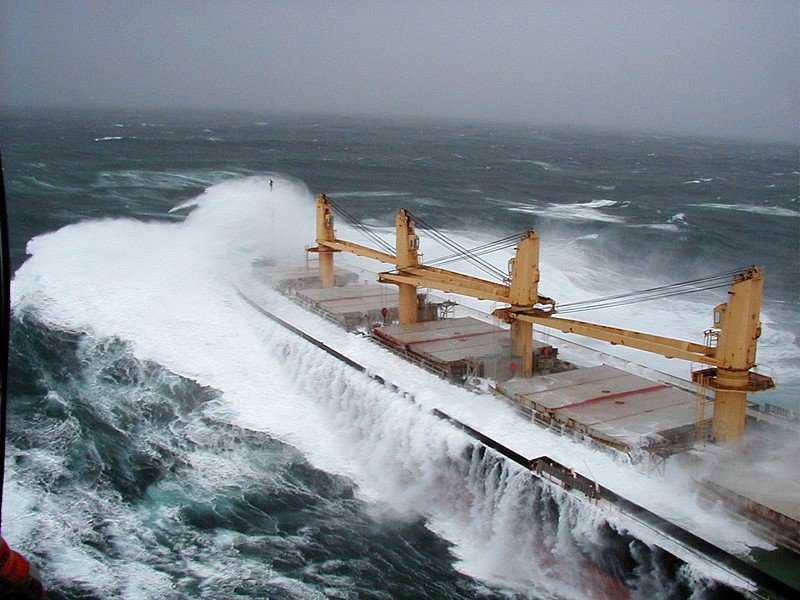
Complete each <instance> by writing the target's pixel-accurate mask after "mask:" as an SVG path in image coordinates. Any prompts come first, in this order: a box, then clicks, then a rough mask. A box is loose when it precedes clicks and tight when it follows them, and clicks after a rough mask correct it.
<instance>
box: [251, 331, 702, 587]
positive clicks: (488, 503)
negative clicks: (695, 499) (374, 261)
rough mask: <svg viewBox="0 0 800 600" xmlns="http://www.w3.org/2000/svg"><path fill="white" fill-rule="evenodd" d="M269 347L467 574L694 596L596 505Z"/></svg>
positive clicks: (674, 569) (281, 346) (402, 508)
mask: <svg viewBox="0 0 800 600" xmlns="http://www.w3.org/2000/svg"><path fill="white" fill-rule="evenodd" d="M265 344H268V345H270V344H272V345H273V346H272V347H273V349H274V353H276V354H279V355H281V356H282V357H283V359H284V360H285V361H286V367H287V369H289V370H290V372H291V373H292V375H293V377H294V378H295V380H296V381H297V382H298V384H299V385H300V386H301V388H302V390H303V391H304V392H305V393H306V394H308V395H310V396H312V397H314V398H315V399H317V400H318V401H319V402H320V403H321V404H322V405H323V406H324V407H325V408H326V410H328V411H329V416H330V419H331V420H332V422H333V423H334V424H335V426H336V429H337V430H338V432H339V435H340V436H341V439H340V440H339V444H340V445H339V444H337V448H335V449H334V451H342V452H345V453H346V454H347V456H344V457H342V461H343V462H345V463H347V464H348V465H349V467H350V468H351V469H353V471H352V473H353V475H354V476H355V477H356V479H357V481H359V484H360V488H361V491H362V493H363V494H365V495H366V496H368V497H369V498H370V500H371V501H373V502H377V503H378V506H383V507H384V510H389V511H390V512H389V514H391V515H392V516H398V515H407V518H412V517H414V516H417V515H421V516H424V517H425V518H426V519H427V521H428V523H429V527H431V529H433V530H434V531H436V532H437V533H438V534H440V535H442V536H444V537H445V538H446V539H450V540H452V541H453V542H454V543H455V544H456V546H455V547H454V549H453V551H454V553H455V554H456V556H457V557H458V558H459V561H460V562H459V568H461V569H462V570H464V572H466V573H468V574H470V575H473V576H476V577H478V578H480V579H482V580H484V581H487V582H488V583H491V584H493V585H498V586H501V587H504V588H509V589H515V590H517V591H518V592H525V593H533V594H534V595H539V594H543V595H544V596H550V595H553V596H556V597H575V598H585V597H612V595H609V596H606V595H605V593H606V592H604V591H603V589H602V587H600V586H603V585H607V580H605V579H603V574H604V573H605V575H607V576H608V578H609V580H611V581H613V580H617V581H623V582H625V585H627V586H629V587H630V588H631V589H632V590H633V591H635V592H638V591H641V592H643V593H644V594H645V595H646V593H650V592H653V591H654V590H658V593H659V595H661V596H665V595H671V594H673V593H675V592H676V591H678V590H681V591H682V592H683V593H688V592H687V590H686V589H685V584H686V580H685V579H684V578H683V576H682V575H681V574H682V573H683V571H681V570H680V568H681V564H680V563H679V562H678V561H675V560H674V559H671V558H670V557H669V556H668V555H666V554H665V553H663V552H662V551H660V550H658V549H657V548H653V547H648V546H646V545H645V544H642V543H641V542H638V541H637V540H634V539H633V538H631V537H630V536H627V535H625V534H624V533H619V532H617V531H616V530H615V529H614V528H612V527H610V526H609V525H608V523H607V522H606V519H605V516H604V513H603V511H601V510H600V509H598V508H597V507H595V506H593V505H591V504H590V503H588V502H587V501H586V500H584V499H580V498H576V497H574V496H572V495H570V494H567V493H565V492H564V491H562V490H560V489H557V488H554V487H553V486H551V485H549V484H546V483H543V482H540V481H537V480H535V479H533V478H532V476H531V475H530V473H529V472H527V471H526V470H524V469H522V468H520V467H518V466H516V465H513V464H510V463H508V462H507V461H505V460H504V459H502V458H501V457H498V456H497V455H495V454H494V453H493V452H491V451H488V450H486V449H485V448H483V447H481V446H478V445H476V444H475V443H474V442H473V441H472V440H471V439H469V438H467V437H466V436H465V435H463V434H461V433H460V432H457V431H455V430H453V429H452V428H451V427H450V426H448V425H446V424H444V423H442V422H441V421H439V420H438V419H436V418H435V417H433V416H432V415H431V414H429V413H427V412H426V411H424V410H422V409H421V408H420V407H418V406H417V405H415V404H414V403H413V400H412V399H410V398H409V397H407V396H406V395H404V394H402V393H398V392H396V391H392V390H389V389H387V388H385V387H384V386H382V385H380V384H379V383H377V382H376V381H374V380H372V379H370V378H368V377H367V376H365V375H363V374H361V373H358V372H356V371H354V370H352V369H350V368H349V367H347V366H345V365H343V364H341V363H338V362H337V361H335V359H332V358H331V357H329V356H327V355H325V354H324V353H322V352H321V351H319V350H318V349H316V348H313V347H311V346H309V345H308V344H307V343H306V342H304V341H302V340H300V339H299V338H293V339H290V338H287V337H286V334H285V333H284V332H282V331H281V330H280V329H277V328H275V329H274V330H273V329H272V328H271V327H270V328H268V330H267V335H266V337H265ZM620 540H624V541H623V542H622V543H620ZM612 547H613V548H614V550H615V554H614V559H613V560H609V557H608V551H609V549H610V548H612ZM620 549H622V550H623V554H622V556H620V554H619V551H620ZM625 554H627V557H625ZM676 577H677V579H676ZM577 582H580V583H577Z"/></svg>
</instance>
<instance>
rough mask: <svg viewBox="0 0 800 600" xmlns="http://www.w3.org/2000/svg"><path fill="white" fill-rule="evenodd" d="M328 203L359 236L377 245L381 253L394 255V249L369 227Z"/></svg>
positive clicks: (335, 205) (339, 207) (340, 208)
mask: <svg viewBox="0 0 800 600" xmlns="http://www.w3.org/2000/svg"><path fill="white" fill-rule="evenodd" d="M328 203H329V204H330V205H331V208H333V210H334V211H335V212H336V213H338V214H340V215H341V216H343V217H344V218H345V219H346V220H347V221H348V222H349V223H350V224H351V225H352V226H353V227H355V229H356V230H358V231H360V232H361V234H362V235H363V236H364V237H366V238H367V239H368V240H369V241H371V242H372V243H374V244H377V245H378V246H379V247H380V248H381V249H382V250H383V251H385V252H387V253H388V254H395V249H394V248H393V247H392V246H391V245H390V244H389V243H388V242H387V241H386V240H384V239H383V238H381V237H380V236H379V235H378V234H377V233H375V232H374V231H372V230H371V229H370V228H369V227H367V226H366V225H364V224H363V223H361V222H359V220H358V219H356V218H355V217H354V216H353V215H351V214H350V213H348V212H347V211H346V210H345V209H343V208H342V207H341V206H338V205H337V204H334V203H333V202H331V201H330V199H328Z"/></svg>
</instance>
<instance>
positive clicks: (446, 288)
mask: <svg viewBox="0 0 800 600" xmlns="http://www.w3.org/2000/svg"><path fill="white" fill-rule="evenodd" d="M378 281H380V282H382V283H407V284H411V285H414V286H416V287H427V288H433V289H435V290H440V291H442V292H448V293H454V294H463V295H465V296H471V297H473V298H477V299H478V300H494V301H496V302H508V286H506V285H503V284H500V283H497V284H495V283H492V282H491V281H485V280H483V279H478V278H477V277H470V276H469V275H462V274H461V273H455V272H453V271H447V270H445V269H437V268H435V267H427V266H424V265H419V266H416V267H409V268H406V269H402V270H401V271H399V272H397V273H381V274H380V275H379V276H378Z"/></svg>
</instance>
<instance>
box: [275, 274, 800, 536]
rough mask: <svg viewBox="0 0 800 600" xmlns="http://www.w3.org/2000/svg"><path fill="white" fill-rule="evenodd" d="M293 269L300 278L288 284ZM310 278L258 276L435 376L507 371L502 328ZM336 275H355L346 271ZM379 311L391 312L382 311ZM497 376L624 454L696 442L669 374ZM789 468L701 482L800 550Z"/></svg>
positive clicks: (383, 289) (524, 407) (537, 415)
mask: <svg viewBox="0 0 800 600" xmlns="http://www.w3.org/2000/svg"><path fill="white" fill-rule="evenodd" d="M309 273H311V274H312V279H309ZM295 276H297V278H298V280H297V282H293V281H292V278H293V277H295ZM315 276H316V275H315V273H314V272H313V271H311V272H309V271H308V270H306V269H297V270H295V271H285V272H283V273H281V272H280V271H279V270H274V272H273V271H270V273H269V278H267V277H266V276H265V272H264V271H263V269H262V276H261V277H260V278H259V279H261V281H262V282H270V283H272V285H275V284H276V282H280V284H281V286H282V287H283V288H284V290H286V289H289V290H294V292H293V294H294V296H295V299H296V300H297V301H299V303H300V304H302V305H303V306H305V307H306V308H307V309H311V310H312V311H313V312H316V313H318V314H322V315H323V316H325V317H327V318H328V319H329V320H333V321H335V322H339V323H340V324H341V325H345V326H349V325H352V323H350V324H348V323H347V322H346V321H347V319H348V318H349V319H351V320H355V321H356V326H358V327H360V326H362V325H365V324H368V322H369V321H370V320H371V321H372V324H371V325H369V326H370V327H371V331H372V333H373V337H374V338H375V339H377V340H378V341H379V342H381V343H382V344H383V345H384V346H387V347H389V348H391V349H393V350H394V351H395V352H396V353H399V354H401V355H403V356H405V357H406V358H410V359H411V360H413V361H414V362H417V363H418V364H422V362H425V363H435V364H437V365H440V366H441V365H445V366H446V367H447V368H445V369H441V368H439V369H435V370H436V372H438V373H439V374H444V375H453V374H454V373H455V372H458V373H462V372H461V371H458V370H457V369H453V368H452V367H453V365H457V364H464V363H465V362H468V361H470V360H473V359H483V360H487V358H488V359H491V360H494V361H495V362H494V363H493V364H495V369H496V371H503V370H506V371H505V372H507V367H508V365H507V364H505V363H504V364H502V365H500V366H498V364H500V363H501V362H502V361H503V360H506V361H511V360H514V358H513V355H512V354H511V351H510V348H511V344H510V339H509V336H508V331H507V330H506V329H504V328H502V327H497V326H496V325H493V324H492V323H490V322H486V321H483V320H480V319H476V318H471V317H461V318H448V319H442V320H438V321H428V322H419V323H416V324H413V325H398V324H396V323H391V321H392V319H394V318H396V310H397V304H398V303H397V295H396V293H394V290H393V289H392V288H391V287H389V286H386V285H384V284H359V285H344V286H337V287H334V288H329V289H321V288H319V286H318V283H315V282H314V281H313V277H315ZM343 277H346V278H348V279H350V280H351V281H352V278H351V277H350V276H349V275H344V276H343ZM356 280H357V278H356ZM313 285H316V287H313ZM384 308H386V309H388V310H387V312H388V315H383V314H382V311H383V309H384ZM365 317H366V319H365ZM376 323H377V325H376ZM535 344H536V347H537V349H541V347H543V344H542V343H541V342H538V341H537V342H535ZM593 352H594V351H593ZM498 357H499V358H498ZM608 358H609V359H612V357H610V356H609V357H608ZM423 366H428V365H427V364H423ZM448 369H449V370H448ZM487 375H488V376H491V373H488V374H487ZM494 379H495V381H496V384H495V386H494V388H493V389H494V391H495V392H496V393H498V394H500V395H501V397H502V398H504V399H505V400H506V401H507V402H508V403H509V404H511V405H512V406H514V407H515V408H516V409H517V410H518V412H521V413H523V414H524V415H527V416H528V417H530V419H531V420H533V421H535V422H537V423H538V424H539V425H546V426H549V427H551V428H553V427H554V426H555V428H556V429H560V430H561V431H563V432H571V433H572V434H580V435H583V436H584V437H588V438H591V439H593V440H595V441H597V442H601V443H602V444H604V445H605V446H606V447H612V448H616V449H618V450H621V451H625V452H630V451H631V450H635V449H638V448H642V447H644V448H645V449H648V450H651V452H653V451H654V450H652V449H653V448H656V449H658V450H660V451H661V452H662V454H661V457H662V458H665V456H666V455H668V454H669V453H670V452H671V451H673V450H675V449H677V450H681V449H689V448H691V443H692V442H693V441H694V439H695V433H696V426H695V419H696V417H697V414H696V408H697V399H696V396H695V394H693V393H691V392H689V391H686V390H685V389H680V388H679V387H676V386H674V385H669V383H668V378H667V377H665V378H659V381H654V380H653V379H648V378H645V377H642V376H639V375H634V374H631V373H629V372H627V371H625V370H622V369H619V368H617V367H614V366H611V365H609V364H596V365H594V366H582V367H580V368H575V369H572V370H567V371H563V372H558V373H548V374H536V375H535V376H533V377H531V378H521V377H515V378H511V379H507V380H505V381H502V379H503V378H501V377H497V378H494ZM712 406H713V405H712ZM703 410H704V411H705V412H704V413H703V418H709V417H710V411H711V410H712V407H711V406H705V407H704V409H703ZM488 434H489V435H491V431H488ZM501 438H502V436H501V437H500V438H498V439H501ZM681 440H682V441H681ZM687 440H688V443H685V442H686V441H687ZM670 445H672V448H673V450H670V449H669V448H670ZM665 447H666V448H667V450H666V452H665V453H664V448H665ZM792 468H793V471H792V473H783V474H781V475H780V476H775V475H774V474H765V473H761V472H760V471H759V469H758V465H750V464H742V463H736V464H731V465H729V466H726V467H725V468H720V469H718V470H716V471H715V472H714V473H713V474H711V475H710V476H707V477H705V478H704V479H702V481H700V483H702V484H703V486H704V487H705V489H706V490H708V491H709V492H712V493H713V495H714V497H715V498H717V499H720V500H722V501H723V502H724V503H726V504H727V505H728V506H729V507H730V508H731V509H732V510H733V511H734V512H736V513H738V514H741V515H747V516H748V519H749V520H750V521H751V522H757V518H758V517H763V518H761V523H763V525H764V527H766V528H769V529H772V530H773V531H776V532H778V531H780V532H782V533H781V534H780V535H781V539H780V540H779V543H781V544H782V545H784V546H787V547H793V548H794V547H800V546H796V544H797V543H798V542H800V533H798V523H799V522H800V502H799V501H798V497H800V496H798V482H799V481H800V467H798V465H797V464H795V465H794V467H792ZM787 478H788V479H787ZM782 482H783V483H782ZM787 539H788V543H787ZM795 551H797V550H795Z"/></svg>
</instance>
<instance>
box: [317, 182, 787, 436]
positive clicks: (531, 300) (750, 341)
mask: <svg viewBox="0 0 800 600" xmlns="http://www.w3.org/2000/svg"><path fill="white" fill-rule="evenodd" d="M316 210H317V239H316V242H317V245H316V247H314V248H310V249H309V251H311V252H317V253H319V273H320V280H321V282H322V286H323V287H332V286H333V283H334V269H333V255H334V253H336V252H350V253H352V254H356V255H358V256H363V257H366V258H371V259H374V260H378V261H380V262H383V263H386V264H391V265H394V267H395V269H394V270H393V271H388V272H383V273H380V274H379V275H378V281H379V282H382V283H391V284H395V285H397V286H398V298H399V303H398V306H399V321H400V323H401V324H409V323H415V322H416V320H417V288H418V287H425V288H431V289H436V290H440V291H443V292H448V293H456V294H461V295H464V296H469V297H472V298H477V299H479V300H492V301H495V302H501V303H504V304H508V305H509V306H508V308H501V309H498V310H496V311H494V313H493V314H494V315H495V316H497V317H499V318H501V319H503V320H504V321H505V322H507V323H509V324H510V326H511V338H512V340H513V345H514V351H515V354H517V355H518V356H519V357H520V358H521V362H522V372H521V375H522V376H525V377H529V376H531V375H532V373H533V368H534V364H533V361H534V357H533V326H534V325H539V326H543V327H549V328H552V329H557V330H559V331H561V332H563V333H574V334H577V335H582V336H585V337H589V338H593V339H597V340H603V341H606V342H609V343H611V344H613V345H621V346H627V347H630V348H636V349H638V350H643V351H645V352H652V353H655V354H660V355H662V356H665V357H667V358H679V359H683V360H688V361H692V362H697V363H701V364H703V365H707V367H706V368H703V369H699V370H697V371H694V372H693V373H692V381H694V382H695V383H697V384H698V385H702V386H703V387H708V388H709V389H712V390H714V396H715V397H714V416H713V419H712V424H711V435H712V437H713V438H714V439H716V440H718V441H735V440H738V439H741V437H742V435H743V434H744V425H745V409H746V405H747V394H748V393H753V392H758V391H763V390H767V389H772V388H774V387H775V384H774V382H773V380H772V379H771V378H769V377H766V376H764V375H761V374H759V373H757V372H755V371H754V370H753V369H754V367H755V365H756V347H757V340H758V338H759V336H760V335H761V322H760V313H761V295H762V289H763V284H764V276H763V272H762V270H761V269H759V268H757V267H751V268H749V269H747V270H745V271H744V272H742V273H739V274H737V275H736V276H735V277H734V280H733V283H732V284H731V287H730V291H729V292H728V296H729V297H728V301H727V302H726V303H724V304H720V305H719V306H717V307H716V308H715V309H714V330H715V331H718V337H717V343H716V345H714V344H711V343H708V344H697V343H694V342H687V341H683V340H676V339H672V338H668V337H663V336H657V335H652V334H649V333H641V332H638V331H630V330H626V329H619V328H615V327H609V326H606V325H598V324H595V323H589V322H585V321H578V320H574V319H566V318H563V317H556V316H554V315H555V314H556V312H557V311H556V303H555V301H554V300H552V299H551V298H548V297H546V296H540V295H539V237H538V236H537V235H536V234H535V233H534V232H532V231H528V232H526V233H525V234H523V235H522V236H521V237H520V239H519V242H518V243H517V248H516V252H515V256H514V257H513V258H512V259H511V260H510V261H509V268H508V271H509V278H510V281H509V282H508V283H506V282H505V281H504V282H503V283H496V282H491V281H486V280H483V279H480V278H477V277H472V276H470V275H464V274H462V273H457V272H455V271H449V270H446V269H440V268H436V267H432V266H428V265H423V264H422V263H420V260H419V252H418V251H419V237H418V236H417V235H416V233H415V226H416V224H415V222H414V220H413V218H412V217H411V215H410V214H409V213H408V211H406V210H405V209H401V210H400V211H398V213H397V216H396V219H395V228H396V253H395V254H390V253H387V252H382V251H379V250H375V249H373V248H369V247H367V246H362V245H359V244H355V243H353V242H349V241H344V240H339V239H337V238H336V234H335V231H334V226H333V225H334V220H333V206H332V205H331V203H330V202H329V200H328V198H327V197H326V196H325V195H324V194H320V195H319V196H317V199H316Z"/></svg>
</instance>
